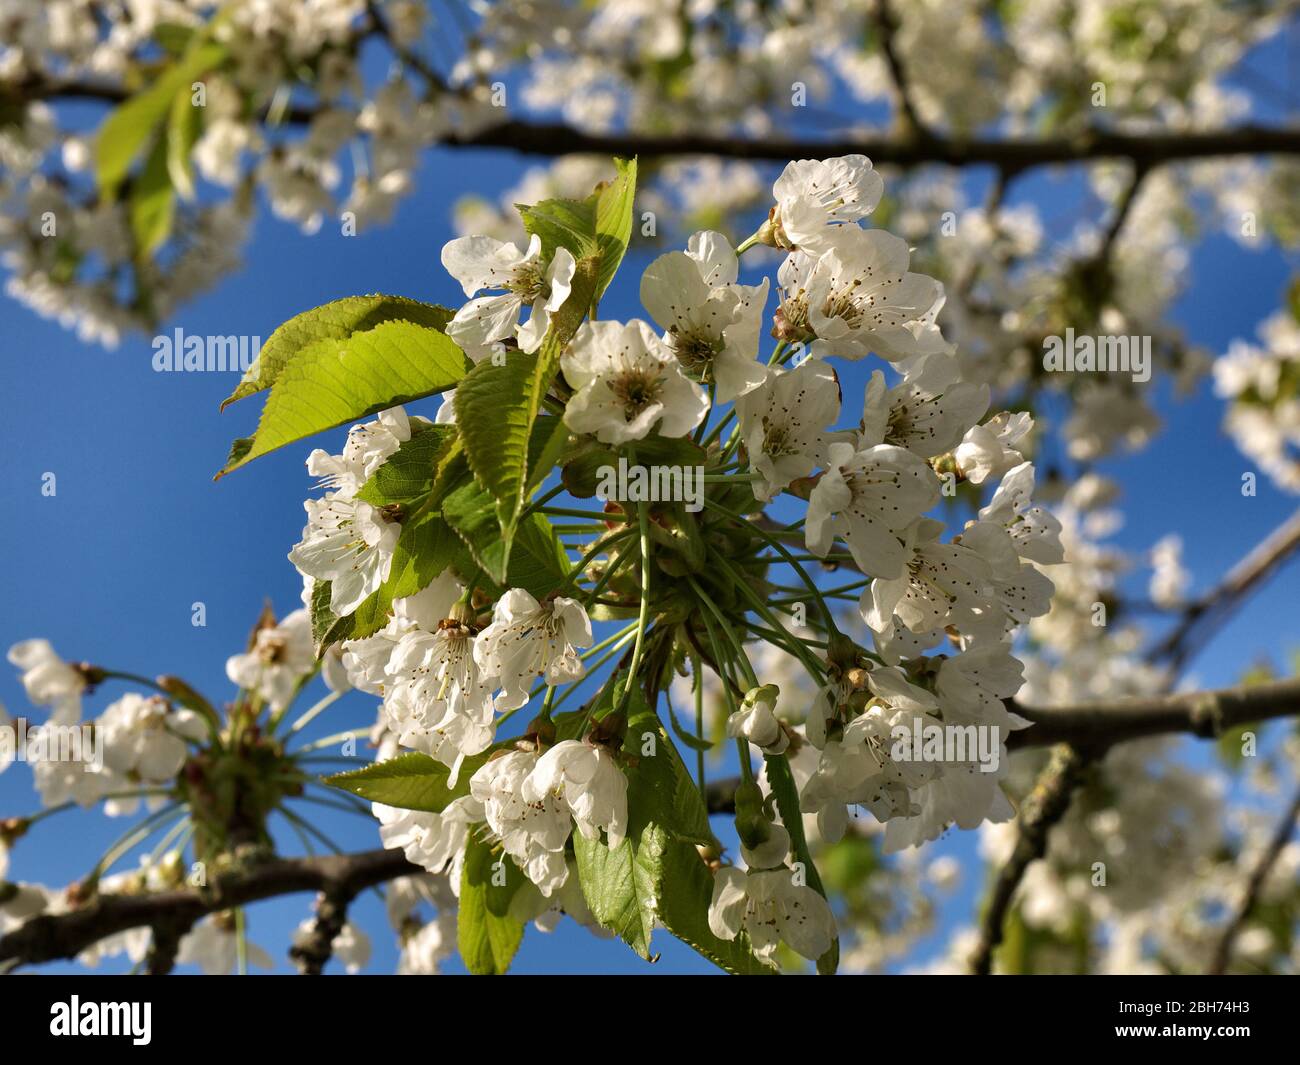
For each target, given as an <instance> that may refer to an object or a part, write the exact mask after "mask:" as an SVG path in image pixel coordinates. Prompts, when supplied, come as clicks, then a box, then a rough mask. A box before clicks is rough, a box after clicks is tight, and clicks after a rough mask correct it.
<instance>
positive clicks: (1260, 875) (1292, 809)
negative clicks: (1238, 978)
mask: <svg viewBox="0 0 1300 1065" xmlns="http://www.w3.org/2000/svg"><path fill="white" fill-rule="evenodd" d="M1297 820H1300V790H1297V791H1296V794H1295V798H1293V799H1292V800H1291V805H1290V806H1288V807H1287V810H1286V813H1284V814H1283V815H1282V820H1280V821H1279V822H1278V823H1277V828H1276V829H1274V831H1273V836H1272V838H1271V839H1270V840H1269V843H1268V846H1267V847H1266V848H1265V850H1264V853H1263V854H1261V855H1260V857H1259V862H1258V863H1257V864H1256V866H1255V868H1254V869H1253V870H1251V874H1250V879H1249V880H1248V881H1247V883H1246V893H1245V895H1243V896H1242V900H1241V904H1240V905H1239V906H1238V907H1237V910H1236V912H1235V913H1234V914H1233V915H1232V919H1231V920H1230V921H1229V922H1228V924H1227V926H1226V927H1225V928H1224V930H1223V936H1222V938H1220V940H1219V943H1218V946H1217V947H1215V950H1214V958H1213V960H1212V961H1211V962H1210V967H1209V969H1208V970H1207V972H1208V973H1209V974H1210V975H1213V976H1221V975H1223V974H1224V973H1226V972H1227V971H1228V963H1229V962H1230V961H1231V960H1232V948H1233V945H1234V944H1235V943H1236V941H1237V936H1238V934H1239V933H1240V932H1241V930H1242V928H1244V927H1245V924H1246V921H1247V920H1248V919H1249V917H1250V914H1251V911H1252V910H1254V908H1255V905H1256V903H1258V902H1259V896H1260V893H1261V892H1262V891H1263V890H1264V883H1265V881H1267V880H1268V875H1269V873H1271V872H1272V871H1273V866H1275V865H1276V864H1277V860H1278V858H1280V857H1281V856H1282V851H1283V849H1285V847H1286V845H1287V841H1288V840H1289V839H1290V838H1291V834H1292V833H1293V832H1294V831H1295V826H1296V821H1297Z"/></svg>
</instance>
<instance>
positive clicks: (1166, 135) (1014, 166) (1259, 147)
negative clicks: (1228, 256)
mask: <svg viewBox="0 0 1300 1065" xmlns="http://www.w3.org/2000/svg"><path fill="white" fill-rule="evenodd" d="M4 95H6V96H7V97H8V98H10V99H11V100H13V101H15V102H28V101H32V100H47V101H51V102H56V101H58V100H60V99H93V100H102V101H105V102H110V103H117V102H120V101H122V100H125V99H127V98H128V96H129V95H130V94H129V93H128V92H127V91H126V89H124V88H122V87H121V86H118V85H116V84H111V83H105V82H75V81H69V80H60V81H55V80H49V79H35V80H32V81H28V82H26V83H22V84H19V85H16V86H13V87H11V88H9V89H8V90H7V91H6V92H5V94H4ZM313 114H314V110H313V109H312V108H310V107H293V108H291V109H290V110H289V111H288V112H287V113H286V115H285V119H286V121H291V122H296V123H301V122H305V121H309V120H310V118H311V117H312V115H313ZM437 143H439V144H441V145H443V146H444V147H448V148H505V149H509V150H511V151H516V152H521V153H523V154H525V155H544V156H560V155H572V154H591V155H639V156H641V157H642V158H643V159H660V158H666V157H673V156H682V155H716V156H721V157H725V158H729V159H747V160H751V161H755V162H759V161H765V162H787V161H789V160H791V159H807V158H828V157H831V156H837V155H852V154H855V153H860V154H863V155H866V156H869V157H870V158H871V160H872V161H873V162H874V163H875V164H877V165H880V164H892V165H894V166H898V167H903V168H908V167H915V166H923V165H926V164H945V165H948V166H956V167H965V166H977V165H981V164H983V165H990V166H996V167H998V168H999V169H1001V170H1002V171H1003V172H1004V173H1005V174H1007V175H1008V176H1011V175H1014V174H1017V173H1019V172H1020V171H1022V170H1027V169H1030V168H1032V167H1039V166H1050V165H1054V164H1064V163H1084V162H1092V161H1095V160H1099V159H1128V160H1131V161H1132V162H1133V163H1134V164H1135V165H1136V166H1138V167H1140V168H1150V167H1153V166H1158V165H1160V164H1162V163H1174V162H1181V161H1187V160H1194V159H1211V158H1221V157H1224V156H1234V155H1300V127H1291V126H1262V125H1253V124H1252V125H1242V126H1236V127H1232V128H1229V129H1219V130H1198V131H1190V132H1160V133H1124V132H1120V131H1116V130H1104V129H1086V130H1082V131H1080V132H1079V133H1078V134H1076V135H1074V136H1057V137H1038V138H1019V137H1014V138H1002V137H969V138H966V137H956V136H951V135H933V134H930V135H926V136H922V137H916V136H905V137H900V136H898V135H894V134H884V133H863V134H857V135H854V136H849V137H840V138H826V139H808V138H794V137H783V136H776V137H765V138H763V139H761V140H751V139H745V138H743V137H737V136H733V135H730V134H716V133H703V132H684V133H636V132H615V133H589V132H585V131H583V130H579V129H575V128H574V127H572V126H568V125H564V124H563V123H549V122H526V121H521V120H519V119H510V120H507V121H504V122H500V123H497V124H496V125H493V126H490V127H488V128H487V129H483V130H479V131H477V132H474V133H468V134H463V135H462V134H455V133H452V134H448V135H447V136H446V137H444V138H442V139H441V140H440V141H439V142H437Z"/></svg>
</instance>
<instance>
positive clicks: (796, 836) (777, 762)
mask: <svg viewBox="0 0 1300 1065" xmlns="http://www.w3.org/2000/svg"><path fill="white" fill-rule="evenodd" d="M764 762H765V763H766V764H767V782H768V786H769V787H771V789H772V794H773V795H774V796H775V797H776V807H777V809H778V810H779V811H780V813H781V823H782V824H783V825H785V830H786V831H787V832H789V833H790V849H791V851H792V852H793V853H794V856H795V858H797V859H798V860H799V861H801V862H803V865H804V872H805V874H806V876H807V878H808V886H809V887H811V888H812V889H813V890H814V891H816V892H817V894H819V895H820V896H821V897H822V898H825V897H826V888H824V887H823V886H822V878H821V876H820V875H819V874H818V872H817V864H816V862H814V861H813V859H812V852H811V851H809V849H808V840H807V839H806V838H805V836H804V833H803V813H802V812H801V811H800V809H799V788H798V785H796V784H795V780H794V773H792V772H791V770H790V762H789V761H788V760H787V759H786V756H785V755H784V754H769V755H766V756H764ZM839 966H840V940H839V937H838V936H836V938H835V939H834V940H833V941H832V942H831V946H830V949H829V950H828V951H826V953H825V954H823V955H822V956H821V957H820V958H818V959H817V971H818V972H819V973H822V974H823V975H825V976H830V975H833V974H834V972H835V970H836V969H838V968H839Z"/></svg>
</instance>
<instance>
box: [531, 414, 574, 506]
mask: <svg viewBox="0 0 1300 1065" xmlns="http://www.w3.org/2000/svg"><path fill="white" fill-rule="evenodd" d="M572 439H573V435H572V434H571V433H570V432H569V429H568V426H566V425H565V424H564V419H563V418H559V417H556V416H554V415H542V416H541V417H539V418H538V419H537V421H535V422H534V423H533V431H532V434H531V435H530V437H529V439H528V483H527V484H526V485H525V486H524V492H525V494H531V493H532V492H533V491H534V490H535V489H536V488H537V487H538V486H539V485H540V484H541V483H542V482H543V481H545V480H546V477H547V475H548V474H549V473H550V472H551V471H552V470H553V469H555V465H556V463H558V462H559V461H560V459H561V457H562V456H563V455H564V453H565V451H567V450H568V448H569V445H570V441H572Z"/></svg>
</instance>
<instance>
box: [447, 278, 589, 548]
mask: <svg viewBox="0 0 1300 1065" xmlns="http://www.w3.org/2000/svg"><path fill="white" fill-rule="evenodd" d="M598 266H599V260H598V259H596V258H595V257H589V258H584V259H580V260H578V266H577V270H576V271H575V273H574V275H573V288H572V291H571V292H570V293H569V298H568V299H567V300H566V301H565V302H564V306H562V307H561V308H560V309H559V310H558V311H556V312H555V314H554V315H553V316H552V318H551V327H550V330H549V331H548V332H547V334H546V339H545V340H543V341H542V346H541V347H540V348H539V349H538V351H537V354H536V355H527V354H525V353H523V352H519V351H514V352H507V354H506V358H505V360H504V362H501V363H498V362H496V361H495V360H492V359H485V360H483V361H482V362H480V363H479V364H478V365H477V366H475V367H474V368H473V370H471V371H470V373H469V374H467V375H466V377H465V379H464V381H462V382H461V383H460V385H459V386H458V387H457V389H456V423H457V425H458V426H459V428H460V433H461V439H462V440H463V441H464V444H465V456H466V458H467V459H468V460H469V465H470V469H472V470H473V471H474V476H475V477H477V478H478V480H479V483H480V484H482V485H483V486H484V487H485V488H486V489H487V490H488V491H489V492H490V493H491V494H492V497H493V498H494V499H495V500H496V512H497V520H498V522H499V523H500V526H501V531H502V540H503V544H504V558H505V559H506V560H508V559H509V555H510V548H511V545H512V543H513V540H514V528H515V522H516V521H517V520H518V516H519V512H520V509H521V508H522V506H523V504H524V500H525V496H526V491H527V487H528V483H529V478H528V476H527V471H528V453H529V441H530V439H531V436H532V428H533V422H534V421H535V420H536V418H537V415H538V412H539V411H540V410H541V406H542V399H543V398H544V397H545V396H546V393H547V391H548V390H549V389H550V387H551V382H552V381H553V380H554V379H555V374H556V372H557V371H558V369H559V366H560V353H561V352H562V351H563V350H564V348H565V346H566V345H567V344H568V343H569V341H570V340H571V339H572V338H573V334H574V333H576V332H577V331H578V327H579V326H580V325H581V324H582V320H583V319H584V318H585V317H586V315H587V308H588V307H589V306H590V303H591V299H592V294H593V292H594V291H595V284H596V270H597V267H598Z"/></svg>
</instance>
